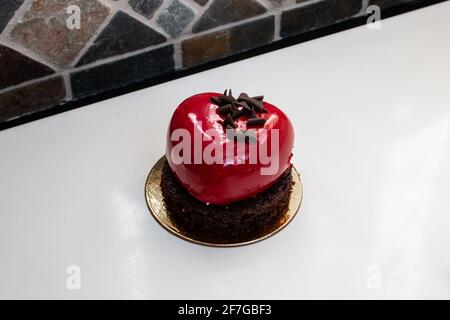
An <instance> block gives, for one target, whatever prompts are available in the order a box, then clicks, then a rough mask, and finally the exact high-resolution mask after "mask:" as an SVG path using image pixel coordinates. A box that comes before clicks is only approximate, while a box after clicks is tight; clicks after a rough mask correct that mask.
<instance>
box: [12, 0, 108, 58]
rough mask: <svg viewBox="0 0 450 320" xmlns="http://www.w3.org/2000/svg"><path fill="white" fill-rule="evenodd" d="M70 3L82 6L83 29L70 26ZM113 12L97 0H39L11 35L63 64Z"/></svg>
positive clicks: (19, 41) (15, 39)
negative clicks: (68, 20) (110, 12)
mask: <svg viewBox="0 0 450 320" xmlns="http://www.w3.org/2000/svg"><path fill="white" fill-rule="evenodd" d="M69 5H78V6H79V7H80V9H81V29H79V30H76V29H74V30H71V29H69V28H68V27H67V19H68V18H69V17H70V15H69V14H67V13H66V10H67V8H68V7H69ZM108 14H109V8H107V7H105V6H103V5H102V4H101V3H100V2H99V1H97V0H58V1H54V0H35V1H34V2H33V4H32V6H31V8H30V9H29V10H28V12H27V13H26V14H25V16H24V18H23V20H22V21H21V22H20V23H19V24H17V25H16V26H15V27H14V29H13V30H12V32H11V38H12V39H13V40H14V41H16V42H18V43H20V44H22V45H23V46H25V47H27V48H29V49H31V50H33V51H34V52H36V53H38V54H40V55H43V56H45V57H47V58H48V59H49V60H50V61H52V62H54V63H56V64H58V65H61V66H67V65H69V64H70V63H71V62H72V61H73V60H74V58H75V57H76V56H77V54H78V53H79V52H80V50H81V49H82V48H83V47H84V46H85V44H86V43H87V41H88V40H89V39H90V38H91V37H92V36H93V35H94V34H95V33H96V31H97V30H98V28H99V26H100V25H101V23H102V22H103V21H104V20H105V18H106V17H107V16H108Z"/></svg>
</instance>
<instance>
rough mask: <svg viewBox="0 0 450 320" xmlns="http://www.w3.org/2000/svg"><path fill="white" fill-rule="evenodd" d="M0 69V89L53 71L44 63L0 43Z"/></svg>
mask: <svg viewBox="0 0 450 320" xmlns="http://www.w3.org/2000/svg"><path fill="white" fill-rule="evenodd" d="M0 70H1V72H0V89H4V88H7V87H10V86H14V85H17V84H20V83H22V82H24V81H28V80H32V79H37V78H40V77H45V76H48V75H50V74H52V73H54V72H55V71H53V69H51V68H49V67H47V66H46V65H44V64H42V63H39V62H36V61H34V60H32V59H30V58H28V57H26V56H24V55H23V54H21V53H19V52H17V51H15V50H12V49H10V48H8V47H5V46H2V45H0Z"/></svg>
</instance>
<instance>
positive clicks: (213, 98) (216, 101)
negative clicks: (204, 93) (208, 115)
mask: <svg viewBox="0 0 450 320" xmlns="http://www.w3.org/2000/svg"><path fill="white" fill-rule="evenodd" d="M209 101H211V102H212V103H214V104H215V105H218V106H222V102H220V100H219V99H218V98H216V97H211V98H209Z"/></svg>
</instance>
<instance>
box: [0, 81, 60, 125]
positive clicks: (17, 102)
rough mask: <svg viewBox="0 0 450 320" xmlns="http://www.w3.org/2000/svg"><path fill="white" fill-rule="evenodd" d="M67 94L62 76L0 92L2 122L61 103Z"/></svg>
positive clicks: (0, 116)
mask: <svg viewBox="0 0 450 320" xmlns="http://www.w3.org/2000/svg"><path fill="white" fill-rule="evenodd" d="M65 96H66V90H65V87H64V80H63V78H62V77H55V78H51V79H47V80H44V81H41V82H37V83H33V84H30V85H27V86H24V87H21V88H17V89H14V90H11V91H6V92H3V93H0V122H5V121H8V120H13V119H15V118H20V117H22V116H25V115H28V114H32V113H35V112H38V111H43V110H46V109H49V108H51V107H54V106H55V105H57V104H58V103H60V102H61V101H62V100H63V99H64V98H65Z"/></svg>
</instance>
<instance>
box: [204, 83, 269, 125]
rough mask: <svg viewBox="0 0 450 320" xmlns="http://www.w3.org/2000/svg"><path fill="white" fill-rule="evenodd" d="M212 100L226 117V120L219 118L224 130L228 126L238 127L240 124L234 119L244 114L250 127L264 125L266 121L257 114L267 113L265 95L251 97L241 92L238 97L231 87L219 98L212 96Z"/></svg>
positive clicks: (220, 113) (219, 112)
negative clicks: (264, 101) (234, 95)
mask: <svg viewBox="0 0 450 320" xmlns="http://www.w3.org/2000/svg"><path fill="white" fill-rule="evenodd" d="M210 100H211V102H212V103H214V104H215V105H217V106H218V107H219V108H217V113H218V114H219V115H221V116H222V117H225V119H224V120H218V123H220V124H221V125H222V126H223V129H224V131H225V130H226V129H228V128H230V129H236V128H237V127H238V126H237V124H236V123H235V122H234V121H235V120H238V119H239V118H241V117H243V116H246V117H247V126H249V127H255V126H263V125H264V124H265V123H266V119H264V118H258V115H257V113H267V110H266V109H265V108H264V103H263V100H264V96H255V97H249V96H248V94H246V93H241V94H240V95H239V97H238V98H237V99H236V98H234V97H233V92H232V91H231V89H227V90H225V92H224V93H223V95H220V96H218V97H217V98H216V97H211V98H210Z"/></svg>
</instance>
